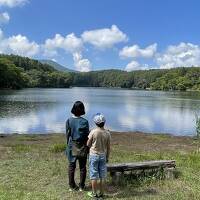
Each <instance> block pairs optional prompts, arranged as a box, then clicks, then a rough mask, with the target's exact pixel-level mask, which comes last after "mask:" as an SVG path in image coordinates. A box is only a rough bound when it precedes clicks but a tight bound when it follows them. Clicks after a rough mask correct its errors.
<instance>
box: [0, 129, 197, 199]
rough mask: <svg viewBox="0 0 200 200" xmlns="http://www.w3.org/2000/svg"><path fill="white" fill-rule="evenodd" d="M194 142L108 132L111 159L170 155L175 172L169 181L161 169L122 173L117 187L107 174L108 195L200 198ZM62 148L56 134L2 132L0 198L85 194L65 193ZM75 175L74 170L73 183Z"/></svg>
mask: <svg viewBox="0 0 200 200" xmlns="http://www.w3.org/2000/svg"><path fill="white" fill-rule="evenodd" d="M199 143H200V142H199V140H195V139H193V138H189V137H174V136H169V135H164V136H163V135H158V134H156V135H148V134H144V133H132V134H129V133H120V134H119V133H113V134H112V152H111V158H110V162H111V163H118V162H134V161H144V160H157V159H175V160H176V164H177V169H178V172H179V173H178V174H177V176H178V178H177V179H174V180H164V179H163V178H162V174H161V175H160V174H151V175H147V174H145V175H143V176H135V175H132V177H130V176H127V177H126V179H125V184H124V185H122V186H114V185H112V184H111V182H110V177H109V176H108V180H107V194H108V199H122V200H123V199H133V200H134V199H135V200H137V199H142V200H151V199H152V200H154V199H155V200H156V199H161V200H162V199H163V200H179V199H180V200H184V199H185V200H188V199H200V170H199V169H200V152H199V149H198V146H199ZM65 147H66V146H65V136H64V135H58V134H57V135H56V134H52V135H37V136H35V135H34V136H32V135H30V136H29V135H13V136H6V137H1V138H0V199H1V200H13V199H15V200H37V199H38V200H71V199H72V200H74V199H75V200H76V199H82V200H85V199H88V197H87V196H86V192H72V193H70V192H68V185H67V164H68V163H67V160H66V156H65V152H64V151H65ZM78 177H79V173H78V170H77V173H76V179H77V183H78ZM87 186H88V187H90V183H89V179H88V178H87Z"/></svg>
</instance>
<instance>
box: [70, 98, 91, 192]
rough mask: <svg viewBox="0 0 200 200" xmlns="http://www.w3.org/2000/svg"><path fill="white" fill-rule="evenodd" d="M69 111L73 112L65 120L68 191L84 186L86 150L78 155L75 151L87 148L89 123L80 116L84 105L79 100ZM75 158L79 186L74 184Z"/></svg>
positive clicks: (83, 110)
mask: <svg viewBox="0 0 200 200" xmlns="http://www.w3.org/2000/svg"><path fill="white" fill-rule="evenodd" d="M71 113H72V114H73V116H72V117H70V118H69V119H68V120H67V122H66V137H67V157H68V160H69V168H68V174H69V187H70V191H73V190H78V189H79V190H80V191H82V190H83V189H84V187H85V179H86V163H87V152H86V154H84V155H82V156H80V155H78V154H77V151H78V150H79V148H80V149H83V148H84V147H86V148H88V147H87V146H86V143H87V139H88V134H89V124H88V121H87V120H86V119H85V118H83V117H81V116H82V115H84V114H85V107H84V104H83V103H82V102H81V101H76V102H75V103H74V105H73V107H72V110H71ZM77 144H78V145H79V148H78V149H77V148H75V147H76V145H77ZM75 150H76V151H75ZM77 160H78V162H79V168H80V183H79V187H78V186H77V185H76V183H75V180H74V174H75V169H76V161H77Z"/></svg>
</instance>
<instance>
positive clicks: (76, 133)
mask: <svg viewBox="0 0 200 200" xmlns="http://www.w3.org/2000/svg"><path fill="white" fill-rule="evenodd" d="M88 135H89V123H88V121H87V119H85V118H83V117H70V118H69V119H68V120H67V121H66V137H67V151H66V153H67V157H68V160H69V162H74V161H75V160H76V157H75V156H72V140H73V141H77V142H79V143H82V144H83V145H86V143H87V140H88Z"/></svg>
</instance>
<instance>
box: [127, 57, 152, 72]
mask: <svg viewBox="0 0 200 200" xmlns="http://www.w3.org/2000/svg"><path fill="white" fill-rule="evenodd" d="M145 69H148V65H146V64H145V65H140V63H138V62H137V61H135V60H133V61H131V62H130V63H128V64H127V65H126V67H125V70H126V71H128V72H130V71H134V70H145Z"/></svg>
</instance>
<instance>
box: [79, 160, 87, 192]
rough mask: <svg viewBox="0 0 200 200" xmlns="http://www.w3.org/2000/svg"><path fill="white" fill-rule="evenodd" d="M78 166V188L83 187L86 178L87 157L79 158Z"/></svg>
mask: <svg viewBox="0 0 200 200" xmlns="http://www.w3.org/2000/svg"><path fill="white" fill-rule="evenodd" d="M78 161H79V168H80V184H79V187H80V188H84V187H85V179H86V173H87V170H86V164H87V157H85V158H79V159H78Z"/></svg>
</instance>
